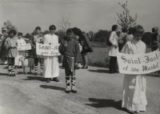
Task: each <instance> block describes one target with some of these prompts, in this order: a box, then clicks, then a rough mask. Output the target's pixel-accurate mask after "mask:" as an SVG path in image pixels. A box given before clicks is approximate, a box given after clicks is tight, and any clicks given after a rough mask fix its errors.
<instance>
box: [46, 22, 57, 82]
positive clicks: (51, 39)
mask: <svg viewBox="0 0 160 114" xmlns="http://www.w3.org/2000/svg"><path fill="white" fill-rule="evenodd" d="M55 31H56V26H55V25H51V26H50V27H49V33H48V34H46V35H45V36H44V42H43V43H44V44H49V45H52V46H58V45H59V38H58V36H57V35H56V34H55ZM58 76H59V61H58V55H56V56H45V57H44V78H46V79H47V82H49V81H51V80H53V81H56V82H59V79H58Z"/></svg>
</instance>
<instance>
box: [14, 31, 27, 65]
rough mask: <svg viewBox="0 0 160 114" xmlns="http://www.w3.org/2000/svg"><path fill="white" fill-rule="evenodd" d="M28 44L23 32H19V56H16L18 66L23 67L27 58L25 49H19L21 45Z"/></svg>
mask: <svg viewBox="0 0 160 114" xmlns="http://www.w3.org/2000/svg"><path fill="white" fill-rule="evenodd" d="M25 44H26V42H25V40H24V38H23V34H22V33H18V39H17V50H18V53H17V56H16V58H15V65H16V66H17V67H21V66H22V64H24V59H25V50H21V49H18V48H19V47H21V46H24V45H25Z"/></svg>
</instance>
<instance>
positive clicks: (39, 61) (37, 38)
mask: <svg viewBox="0 0 160 114" xmlns="http://www.w3.org/2000/svg"><path fill="white" fill-rule="evenodd" d="M33 42H34V48H35V56H34V62H35V63H34V64H35V68H34V69H35V73H36V74H38V72H39V70H40V71H41V73H42V69H43V58H42V57H40V56H38V55H37V54H36V43H43V34H42V32H41V27H39V26H37V27H36V28H35V31H34V35H33ZM39 65H40V66H39Z"/></svg>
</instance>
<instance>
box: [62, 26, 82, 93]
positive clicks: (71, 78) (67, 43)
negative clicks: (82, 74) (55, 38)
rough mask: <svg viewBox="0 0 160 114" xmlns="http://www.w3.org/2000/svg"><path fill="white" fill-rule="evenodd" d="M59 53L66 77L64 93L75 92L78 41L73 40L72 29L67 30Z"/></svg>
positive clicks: (78, 52)
mask: <svg viewBox="0 0 160 114" xmlns="http://www.w3.org/2000/svg"><path fill="white" fill-rule="evenodd" d="M60 52H61V54H62V55H63V56H64V68H65V75H66V90H65V91H66V92H67V93H69V92H73V93H76V92H77V88H76V76H75V66H76V65H77V64H78V59H79V58H78V57H79V54H80V50H79V44H78V41H77V40H75V34H74V32H73V29H68V30H67V36H66V38H65V40H64V42H63V43H61V45H60Z"/></svg>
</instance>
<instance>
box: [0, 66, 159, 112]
mask: <svg viewBox="0 0 160 114" xmlns="http://www.w3.org/2000/svg"><path fill="white" fill-rule="evenodd" d="M18 72H19V74H18V75H17V76H16V77H8V76H7V74H6V73H7V69H5V66H0V114H128V112H126V111H125V110H123V109H121V106H120V105H121V97H122V85H123V75H121V74H109V73H107V70H106V69H105V68H96V67H89V69H88V70H84V69H81V70H78V71H77V72H76V73H77V88H78V93H77V94H74V93H69V94H66V93H65V92H64V89H65V76H64V70H63V69H61V72H60V82H50V83H47V82H45V81H43V80H42V76H35V75H31V74H26V75H24V74H22V73H21V69H20V70H19V71H18ZM146 77H147V98H148V107H147V112H145V113H142V114H160V98H159V97H160V77H155V76H146Z"/></svg>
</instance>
